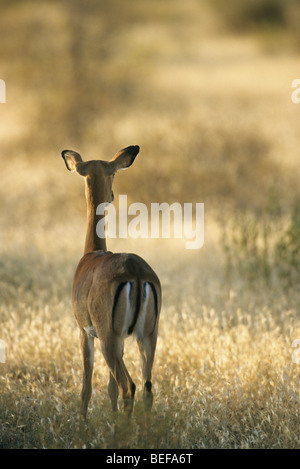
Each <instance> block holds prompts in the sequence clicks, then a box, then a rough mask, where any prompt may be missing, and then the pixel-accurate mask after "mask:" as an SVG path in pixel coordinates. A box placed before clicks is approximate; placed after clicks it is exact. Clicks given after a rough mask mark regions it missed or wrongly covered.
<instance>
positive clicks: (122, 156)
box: [110, 145, 140, 173]
mask: <svg viewBox="0 0 300 469" xmlns="http://www.w3.org/2000/svg"><path fill="white" fill-rule="evenodd" d="M139 151H140V147H139V146H138V145H131V146H130V147H126V148H123V150H120V151H119V152H118V153H117V154H116V155H115V156H114V157H113V159H112V160H111V162H110V172H111V173H116V172H117V171H120V170H121V169H126V168H128V167H129V166H131V165H132V163H133V162H134V160H135V158H136V156H137V154H138V152H139Z"/></svg>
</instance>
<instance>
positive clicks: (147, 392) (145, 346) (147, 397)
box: [138, 335, 156, 413]
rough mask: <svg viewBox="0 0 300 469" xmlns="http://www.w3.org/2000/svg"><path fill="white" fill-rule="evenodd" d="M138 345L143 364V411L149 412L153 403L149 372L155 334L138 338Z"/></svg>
mask: <svg viewBox="0 0 300 469" xmlns="http://www.w3.org/2000/svg"><path fill="white" fill-rule="evenodd" d="M138 346H139V349H140V353H141V357H142V366H143V382H144V395H143V401H144V408H145V411H146V412H147V413H149V412H150V411H151V408H152V404H153V392H152V382H151V373H152V367H153V361H154V354H155V346H156V336H155V335H152V336H150V337H146V338H144V339H142V340H140V339H139V340H138Z"/></svg>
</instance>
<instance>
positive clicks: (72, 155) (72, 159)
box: [61, 150, 83, 173]
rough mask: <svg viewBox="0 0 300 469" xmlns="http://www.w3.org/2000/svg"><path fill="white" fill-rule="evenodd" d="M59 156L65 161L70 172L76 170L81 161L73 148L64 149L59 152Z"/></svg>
mask: <svg viewBox="0 0 300 469" xmlns="http://www.w3.org/2000/svg"><path fill="white" fill-rule="evenodd" d="M61 156H62V157H63V159H64V162H65V163H66V167H67V168H68V170H69V171H71V172H72V173H73V172H74V171H76V170H77V171H78V163H82V162H83V161H82V158H81V156H80V155H79V153H76V151H73V150H64V151H62V152H61Z"/></svg>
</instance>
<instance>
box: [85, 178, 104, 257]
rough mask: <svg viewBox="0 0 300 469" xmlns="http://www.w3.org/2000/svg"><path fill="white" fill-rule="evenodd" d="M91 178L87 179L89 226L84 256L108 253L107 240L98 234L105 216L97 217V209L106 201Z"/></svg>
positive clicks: (86, 194)
mask: <svg viewBox="0 0 300 469" xmlns="http://www.w3.org/2000/svg"><path fill="white" fill-rule="evenodd" d="M94 186H95V184H94V185H93V182H92V180H91V178H90V177H89V176H88V177H86V178H85V196H86V203H87V225H86V237H85V246H84V254H87V253H88V252H92V251H97V250H99V249H101V250H103V251H106V250H107V249H106V240H105V238H103V239H102V238H99V236H98V235H97V233H96V226H97V223H98V222H99V220H100V219H101V218H103V217H104V215H96V209H97V207H98V205H99V204H101V203H102V202H103V200H104V197H102V196H101V193H99V192H100V191H99V187H98V188H97V190H96V187H94Z"/></svg>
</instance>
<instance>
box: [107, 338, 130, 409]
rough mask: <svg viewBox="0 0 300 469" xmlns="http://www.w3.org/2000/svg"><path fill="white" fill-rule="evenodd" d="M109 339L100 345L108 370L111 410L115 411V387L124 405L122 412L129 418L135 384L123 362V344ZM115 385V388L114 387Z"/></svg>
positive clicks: (116, 394)
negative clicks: (119, 392)
mask: <svg viewBox="0 0 300 469" xmlns="http://www.w3.org/2000/svg"><path fill="white" fill-rule="evenodd" d="M117 342H118V341H117V340H114V339H112V338H110V340H108V341H107V343H106V344H102V353H103V356H104V358H105V361H106V363H107V365H108V367H109V369H110V381H109V388H108V390H109V393H110V399H111V402H112V408H113V410H117V396H118V393H117V387H118V389H119V390H120V391H121V396H122V399H123V404H124V412H125V414H126V415H127V416H128V417H130V416H131V414H132V410H133V401H134V394H135V384H134V382H133V381H132V379H131V377H130V375H129V373H128V371H127V368H126V366H125V364H124V362H123V358H122V355H123V344H122V345H121V346H120V344H118V343H117ZM116 385H117V386H116Z"/></svg>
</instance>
